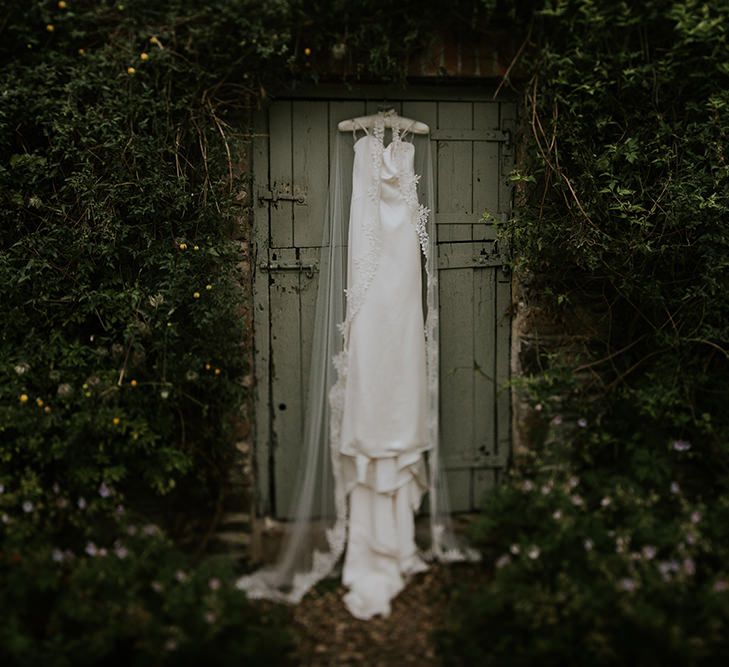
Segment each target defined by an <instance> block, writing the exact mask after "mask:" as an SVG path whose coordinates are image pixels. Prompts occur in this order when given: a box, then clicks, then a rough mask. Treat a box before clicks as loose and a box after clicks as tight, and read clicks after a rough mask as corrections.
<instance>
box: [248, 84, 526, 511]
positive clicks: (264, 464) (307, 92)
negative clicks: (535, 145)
mask: <svg viewBox="0 0 729 667" xmlns="http://www.w3.org/2000/svg"><path fill="white" fill-rule="evenodd" d="M495 90H496V86H495V85H494V84H493V83H491V82H484V81H483V80H473V81H471V80H469V81H467V82H463V81H444V80H426V81H417V82H414V83H412V84H410V85H408V86H407V87H406V88H403V87H398V86H394V85H383V84H355V85H351V86H347V85H346V84H340V83H323V84H319V85H300V86H297V87H295V88H292V89H290V90H287V91H283V92H281V93H279V94H278V95H275V96H272V101H273V102H276V101H281V100H301V101H304V100H349V99H365V100H373V101H374V100H378V101H386V100H387V99H396V100H400V99H407V100H408V101H433V102H490V103H512V104H513V106H514V113H515V112H516V97H515V96H513V95H511V94H508V93H503V94H502V93H500V94H499V98H498V99H494V98H493V94H494V91H495ZM268 113H269V105H267V106H266V107H265V108H263V109H260V110H257V111H255V112H254V113H253V115H252V125H253V128H252V129H253V132H252V142H251V145H252V150H251V199H252V202H251V204H252V206H253V244H252V248H251V261H252V274H253V275H252V282H253V294H254V296H253V299H254V301H253V304H252V306H253V308H252V310H253V345H254V354H253V358H254V378H255V382H254V392H255V399H254V404H255V418H254V452H253V455H254V461H255V463H254V469H255V488H254V498H255V500H254V501H253V506H252V510H253V513H254V514H255V515H257V516H258V517H262V516H270V515H271V498H272V495H273V493H274V489H273V479H272V475H271V468H272V465H273V460H272V454H273V452H272V406H271V389H272V388H271V368H270V363H271V340H270V335H271V331H270V322H269V314H270V301H269V296H270V295H269V274H268V273H267V272H266V271H264V270H262V268H261V264H262V263H263V262H268V249H269V242H270V233H269V231H270V230H269V210H268V207H264V206H260V205H259V202H258V199H259V189H260V188H261V186H262V185H263V184H262V183H260V182H257V180H256V175H257V174H260V173H265V174H268V173H269V128H268V120H269V117H268ZM515 123H516V118H515V116H514V117H510V118H509V119H508V120H507V123H506V125H507V126H506V127H502V128H501V129H502V130H505V131H507V132H508V133H509V134H510V136H509V139H508V144H509V145H510V147H511V152H510V154H509V155H508V157H506V159H505V160H504V161H503V163H502V164H501V165H500V167H501V170H502V173H501V174H500V183H499V188H500V189H502V195H505V199H504V200H505V201H506V200H508V201H509V208H511V207H512V206H513V201H512V199H513V193H512V192H511V191H510V188H509V186H508V185H507V184H506V182H505V181H506V179H505V176H506V173H505V172H507V173H508V170H510V168H511V167H512V166H513V146H514V141H513V133H514V129H515ZM502 125H503V122H502ZM268 180H269V179H268V176H267V177H266V181H268ZM507 191H508V194H507ZM261 315H265V317H261ZM510 348H511V345H510V344H507V345H506V353H507V354H508V355H509V359H508V360H507V361H506V369H507V371H508V370H509V369H510V365H511V355H512V351H511V349H510ZM512 411H513V400H512V398H511V397H510V400H509V411H508V412H509V414H507V415H504V416H503V420H504V424H505V425H506V426H507V430H508V438H509V440H510V441H511V431H512V428H511V415H512Z"/></svg>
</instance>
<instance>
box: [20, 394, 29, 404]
mask: <svg viewBox="0 0 729 667" xmlns="http://www.w3.org/2000/svg"><path fill="white" fill-rule="evenodd" d="M19 400H20V402H21V403H27V402H28V394H20V396H19Z"/></svg>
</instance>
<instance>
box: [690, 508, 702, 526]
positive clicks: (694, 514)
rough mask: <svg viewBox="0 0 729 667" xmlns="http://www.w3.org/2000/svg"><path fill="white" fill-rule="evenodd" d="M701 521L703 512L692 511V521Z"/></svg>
mask: <svg viewBox="0 0 729 667" xmlns="http://www.w3.org/2000/svg"><path fill="white" fill-rule="evenodd" d="M699 521H701V512H699V511H698V510H695V511H693V512H691V523H698V522H699Z"/></svg>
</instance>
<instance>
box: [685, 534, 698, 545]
mask: <svg viewBox="0 0 729 667" xmlns="http://www.w3.org/2000/svg"><path fill="white" fill-rule="evenodd" d="M686 541H687V542H688V543H689V544H696V533H694V532H693V531H689V532H688V533H686Z"/></svg>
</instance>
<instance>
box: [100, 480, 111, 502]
mask: <svg viewBox="0 0 729 667" xmlns="http://www.w3.org/2000/svg"><path fill="white" fill-rule="evenodd" d="M99 495H100V496H101V497H102V498H108V497H109V496H110V495H111V489H110V488H109V487H108V486H107V485H106V483H105V482H102V483H101V486H99Z"/></svg>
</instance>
